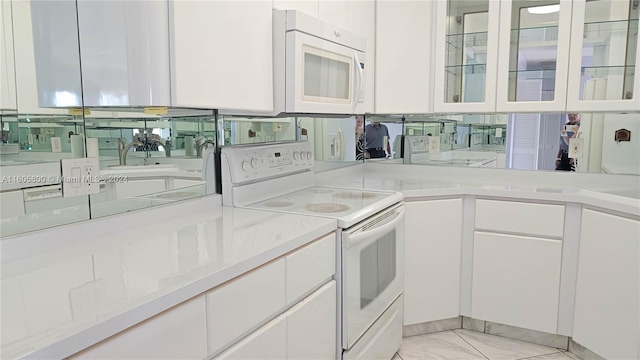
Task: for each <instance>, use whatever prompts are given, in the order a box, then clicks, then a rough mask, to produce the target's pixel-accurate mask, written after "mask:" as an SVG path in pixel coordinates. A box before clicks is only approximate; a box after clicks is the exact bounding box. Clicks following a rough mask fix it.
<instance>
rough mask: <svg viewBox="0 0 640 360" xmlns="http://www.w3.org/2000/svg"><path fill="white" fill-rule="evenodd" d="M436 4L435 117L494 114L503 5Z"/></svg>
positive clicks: (463, 0)
mask: <svg viewBox="0 0 640 360" xmlns="http://www.w3.org/2000/svg"><path fill="white" fill-rule="evenodd" d="M435 3H436V9H435V11H436V19H437V20H436V29H435V32H436V37H435V44H434V46H435V51H434V53H433V54H434V55H433V57H434V62H435V67H434V68H435V73H434V90H433V91H434V93H433V97H434V104H433V109H434V112H465V113H466V112H493V111H495V101H496V99H495V96H496V82H495V79H496V77H497V69H498V31H499V21H498V19H499V18H500V16H499V13H500V3H499V2H498V1H490V0H482V1H478V0H471V1H470V0H449V1H436V2H435Z"/></svg>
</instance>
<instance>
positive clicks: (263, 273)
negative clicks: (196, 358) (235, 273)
mask: <svg viewBox="0 0 640 360" xmlns="http://www.w3.org/2000/svg"><path fill="white" fill-rule="evenodd" d="M284 262H285V261H284V259H283V258H280V259H278V260H276V261H274V262H271V263H269V264H267V265H264V266H262V267H260V268H258V269H255V270H253V271H251V272H249V273H247V274H245V275H242V276H240V277H238V278H236V279H233V280H231V281H230V282H228V283H226V284H224V285H222V286H220V287H217V288H215V289H214V290H212V291H210V292H209V293H207V294H206V299H207V331H208V337H209V339H208V343H209V354H214V353H217V352H219V351H220V350H222V349H223V348H225V347H227V346H229V345H231V344H232V343H233V342H235V341H238V340H239V339H240V338H241V337H242V336H244V335H246V334H247V333H248V332H250V331H251V330H252V329H255V327H256V326H258V325H259V324H261V323H263V322H264V321H265V320H266V319H269V318H271V317H272V316H274V315H276V314H277V313H278V311H281V309H282V308H283V307H284V306H285V265H284Z"/></svg>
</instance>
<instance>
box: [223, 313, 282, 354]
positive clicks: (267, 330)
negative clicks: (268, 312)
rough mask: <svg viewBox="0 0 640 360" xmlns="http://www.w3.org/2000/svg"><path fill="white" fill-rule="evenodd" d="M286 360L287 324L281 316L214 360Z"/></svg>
mask: <svg viewBox="0 0 640 360" xmlns="http://www.w3.org/2000/svg"><path fill="white" fill-rule="evenodd" d="M286 358H287V322H286V317H285V316H284V315H281V316H279V317H277V318H275V319H273V320H272V321H271V322H269V323H267V324H266V325H265V326H263V327H261V328H260V329H258V330H256V331H255V332H253V333H252V334H251V335H249V336H247V337H246V338H244V339H242V340H241V341H239V342H238V343H236V344H235V345H233V346H232V347H231V348H229V349H228V350H227V351H225V352H223V353H222V354H220V355H218V356H216V357H215V358H214V359H238V360H249V359H255V360H282V359H286Z"/></svg>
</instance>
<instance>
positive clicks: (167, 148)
mask: <svg viewBox="0 0 640 360" xmlns="http://www.w3.org/2000/svg"><path fill="white" fill-rule="evenodd" d="M145 142H146V143H147V144H157V145H159V146H162V148H163V149H164V156H166V157H171V141H170V140H168V139H167V141H164V142H163V141H162V140H158V139H148V140H146V141H145Z"/></svg>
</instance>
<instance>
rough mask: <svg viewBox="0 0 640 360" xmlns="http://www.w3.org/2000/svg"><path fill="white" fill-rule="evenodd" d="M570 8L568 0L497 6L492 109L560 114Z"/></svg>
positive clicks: (563, 102) (508, 1)
mask: <svg viewBox="0 0 640 360" xmlns="http://www.w3.org/2000/svg"><path fill="white" fill-rule="evenodd" d="M571 4H572V2H571V0H553V1H549V0H513V1H511V0H503V1H501V2H500V37H499V46H498V54H499V56H498V77H497V83H496V85H495V86H496V90H497V105H496V110H497V111H499V112H541V111H542V112H554V111H564V110H565V105H566V93H567V72H568V64H569V40H570V35H571ZM492 21H496V20H495V19H493V20H492Z"/></svg>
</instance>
